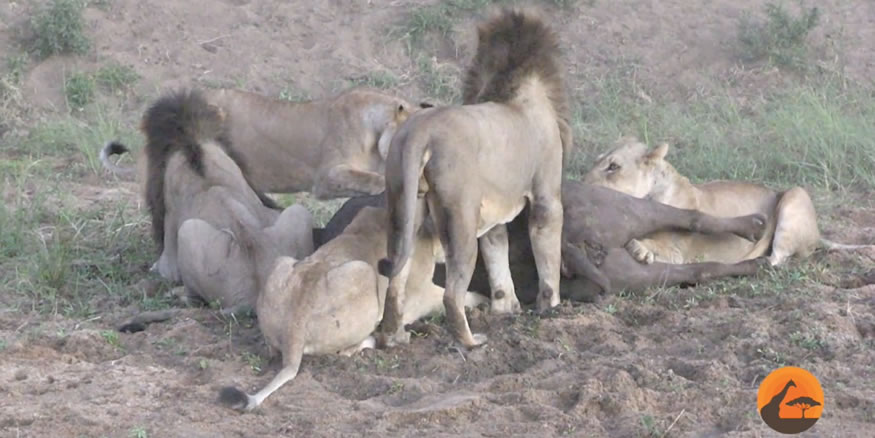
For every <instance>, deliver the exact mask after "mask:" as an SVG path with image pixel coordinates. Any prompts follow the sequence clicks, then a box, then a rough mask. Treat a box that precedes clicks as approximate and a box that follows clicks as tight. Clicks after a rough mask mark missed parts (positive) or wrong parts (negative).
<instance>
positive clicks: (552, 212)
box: [529, 200, 562, 228]
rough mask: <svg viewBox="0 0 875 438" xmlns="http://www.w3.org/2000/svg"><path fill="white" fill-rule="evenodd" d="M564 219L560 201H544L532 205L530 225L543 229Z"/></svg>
mask: <svg viewBox="0 0 875 438" xmlns="http://www.w3.org/2000/svg"><path fill="white" fill-rule="evenodd" d="M561 218H562V204H560V203H559V202H558V201H555V200H550V201H542V202H536V203H534V204H533V205H532V207H531V210H530V213H529V224H530V226H534V227H537V228H543V227H546V226H549V225H551V224H553V223H555V222H556V221H557V220H559V219H561Z"/></svg>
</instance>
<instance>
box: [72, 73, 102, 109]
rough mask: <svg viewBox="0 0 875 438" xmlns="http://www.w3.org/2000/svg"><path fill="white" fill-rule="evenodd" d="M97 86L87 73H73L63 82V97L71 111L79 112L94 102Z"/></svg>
mask: <svg viewBox="0 0 875 438" xmlns="http://www.w3.org/2000/svg"><path fill="white" fill-rule="evenodd" d="M96 88H97V84H96V83H95V82H94V78H93V77H91V75H89V74H88V73H73V74H72V75H70V76H69V77H68V78H67V80H66V81H64V95H65V96H66V97H67V105H68V106H70V108H71V109H77V110H81V109H82V108H84V107H85V106H86V105H88V104H89V103H91V102H92V101H93V100H94V94H95V89H96Z"/></svg>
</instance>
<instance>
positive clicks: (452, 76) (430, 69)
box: [416, 54, 462, 104]
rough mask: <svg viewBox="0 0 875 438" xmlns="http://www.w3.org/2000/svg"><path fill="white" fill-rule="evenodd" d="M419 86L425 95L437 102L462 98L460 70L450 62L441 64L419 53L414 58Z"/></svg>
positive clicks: (456, 100)
mask: <svg viewBox="0 0 875 438" xmlns="http://www.w3.org/2000/svg"><path fill="white" fill-rule="evenodd" d="M416 66H417V67H418V69H419V75H420V80H421V86H422V87H424V90H425V93H426V95H428V97H430V98H432V99H435V100H437V101H438V103H445V104H450V103H460V102H461V98H462V93H461V83H460V80H459V76H460V72H459V71H458V69H457V68H456V67H455V66H454V65H452V64H441V63H439V62H438V61H437V59H436V58H434V57H428V56H426V55H423V54H420V55H418V56H417V58H416Z"/></svg>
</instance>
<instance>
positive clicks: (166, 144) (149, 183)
mask: <svg viewBox="0 0 875 438" xmlns="http://www.w3.org/2000/svg"><path fill="white" fill-rule="evenodd" d="M142 130H143V132H144V134H145V136H146V139H147V142H146V146H145V155H146V161H147V163H145V164H146V165H147V166H148V172H149V173H148V177H147V179H146V185H145V197H146V201H147V204H148V207H149V210H150V213H151V215H152V231H153V237H154V239H155V241H156V243H157V244H158V247H159V250H160V253H161V255H160V257H159V258H158V261H157V262H156V269H157V270H158V272H159V273H160V274H161V275H162V276H164V277H166V278H169V279H171V280H173V281H180V280H181V281H182V282H183V284H184V285H185V286H186V289H187V291H188V292H189V293H192V294H193V295H195V296H199V297H201V298H203V299H204V300H206V301H209V302H214V301H219V303H220V304H221V306H222V307H223V308H229V307H235V306H238V305H250V306H252V305H254V301H255V295H256V294H255V287H254V279H255V276H254V268H253V267H252V263H251V261H249V260H248V259H247V258H245V257H242V256H241V254H240V252H239V248H238V245H237V242H236V239H235V236H233V234H232V233H230V232H229V231H228V230H229V227H230V226H231V224H232V223H235V222H236V221H240V220H245V221H247V223H248V224H251V226H253V227H256V228H258V229H259V230H260V229H262V228H265V230H264V232H265V233H267V234H269V235H271V236H273V239H274V240H275V242H276V244H277V245H278V246H279V247H280V248H281V252H282V253H283V254H287V255H292V256H294V257H304V256H306V255H309V254H310V253H312V252H313V240H312V219H311V217H310V213H309V212H307V210H306V209H304V208H303V207H301V206H291V207H289V208H287V209H285V210H284V211H283V212H282V213H280V212H279V211H277V210H274V209H271V208H268V207H266V206H264V205H263V204H262V202H261V201H260V200H259V197H258V195H257V194H256V192H255V191H254V190H253V189H252V188H251V187H250V186H249V184H248V183H247V181H246V178H245V176H244V174H243V172H242V170H241V169H240V167H239V166H238V165H237V163H236V162H235V161H234V160H233V159H232V158H231V157H230V156H229V155H228V154H227V153H226V151H228V150H231V147H230V144H229V143H228V140H227V138H228V137H227V135H226V124H225V121H224V118H223V113H222V112H221V110H219V108H217V107H216V106H214V105H211V104H209V103H208V102H207V101H206V99H204V97H203V96H202V95H201V93H199V92H198V91H194V90H184V91H180V92H176V93H171V94H168V95H166V96H163V97H162V98H160V99H158V100H157V101H156V102H155V103H154V104H153V105H152V106H151V107H150V108H149V109H148V110H147V111H146V114H145V116H144V117H143V122H142Z"/></svg>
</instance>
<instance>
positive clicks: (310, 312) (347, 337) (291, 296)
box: [220, 207, 484, 410]
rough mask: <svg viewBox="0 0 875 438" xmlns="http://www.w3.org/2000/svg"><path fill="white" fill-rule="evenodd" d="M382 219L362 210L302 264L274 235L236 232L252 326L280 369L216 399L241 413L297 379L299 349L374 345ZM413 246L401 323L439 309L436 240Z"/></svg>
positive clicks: (381, 286)
mask: <svg viewBox="0 0 875 438" xmlns="http://www.w3.org/2000/svg"><path fill="white" fill-rule="evenodd" d="M419 216H420V217H422V216H423V215H422V214H420V215H419ZM387 224H388V215H387V212H386V210H385V209H383V208H374V207H364V208H363V209H361V211H358V212H357V214H356V215H355V218H354V219H353V220H352V222H351V223H350V224H349V225H348V226H346V227H345V229H344V230H343V232H342V233H341V234H340V235H338V236H337V237H335V238H333V239H331V240H330V241H329V242H328V243H326V244H325V245H323V246H321V247H320V248H319V249H318V250H316V252H314V253H313V254H312V255H310V256H309V257H307V258H305V259H304V260H301V261H296V260H295V259H294V258H292V257H287V256H282V255H281V254H280V252H279V250H278V248H277V247H276V246H274V240H273V237H272V236H270V235H268V234H267V233H264V232H258V231H250V230H255V228H254V227H252V226H248V227H243V228H241V229H240V231H238V232H237V234H239V235H240V237H241V241H242V242H244V243H243V248H244V251H246V252H247V253H248V254H249V256H250V257H251V258H253V259H254V261H255V265H256V266H257V267H258V272H259V275H258V279H259V287H258V290H259V294H258V301H257V303H256V312H257V314H258V325H259V327H260V328H261V332H262V333H263V334H264V337H265V339H266V340H267V342H268V344H269V345H270V346H271V347H273V348H276V349H278V350H279V351H280V352H282V359H283V368H282V370H280V372H279V373H278V374H277V375H276V377H274V378H273V380H271V381H270V383H268V384H267V386H265V387H264V388H263V389H262V390H260V391H258V393H256V394H255V395H247V394H246V393H244V392H243V391H241V390H239V389H235V388H230V387H226V388H223V389H222V391H221V392H220V401H221V402H222V403H224V404H226V405H228V406H230V407H233V408H236V409H240V410H250V409H253V408H255V407H256V406H258V405H259V404H261V402H263V401H264V399H265V398H267V397H268V396H269V395H270V394H271V393H273V392H274V391H276V390H277V389H279V387H280V386H282V385H283V384H284V383H286V382H288V381H289V380H292V379H294V378H295V376H296V375H297V373H298V368H299V367H300V365H301V357H302V356H303V355H304V354H319V353H337V352H343V353H346V354H350V353H353V352H355V351H358V350H359V349H361V348H364V347H367V346H373V344H374V340H373V338H371V337H369V335H370V334H371V333H372V332H373V331H374V329H375V328H376V327H377V324H378V323H379V322H380V319H381V318H382V313H383V307H384V306H383V305H384V302H385V297H386V286H387V279H386V278H385V277H383V276H380V275H378V273H377V269H376V265H377V261H378V260H379V259H380V258H381V257H383V256H384V255H385V254H386V238H385V233H386V225H387ZM424 228H425V227H424ZM414 247H415V249H416V252H415V254H414V256H413V260H412V264H413V269H412V272H411V275H410V276H409V277H408V278H407V285H406V290H407V294H408V296H409V297H410V299H409V300H407V301H406V302H405V306H404V311H403V312H402V322H403V323H405V324H406V323H410V322H413V321H415V320H417V319H419V318H421V317H423V316H425V315H427V314H430V313H432V312H436V311H440V310H441V308H442V299H443V295H444V291H443V288H441V287H438V286H435V285H434V284H433V283H432V281H431V278H432V272H433V270H434V264H435V251H436V250H439V245H438V244H437V241H436V239H435V238H434V237H433V236H432V235H430V234H428V233H420V234H419V235H418V236H417V238H416V240H415V242H414ZM465 298H466V301H465V303H464V304H466V305H469V306H476V305H477V304H479V303H480V302H482V301H484V300H483V298H482V297H479V296H478V295H476V294H467V295H466V297H465Z"/></svg>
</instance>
